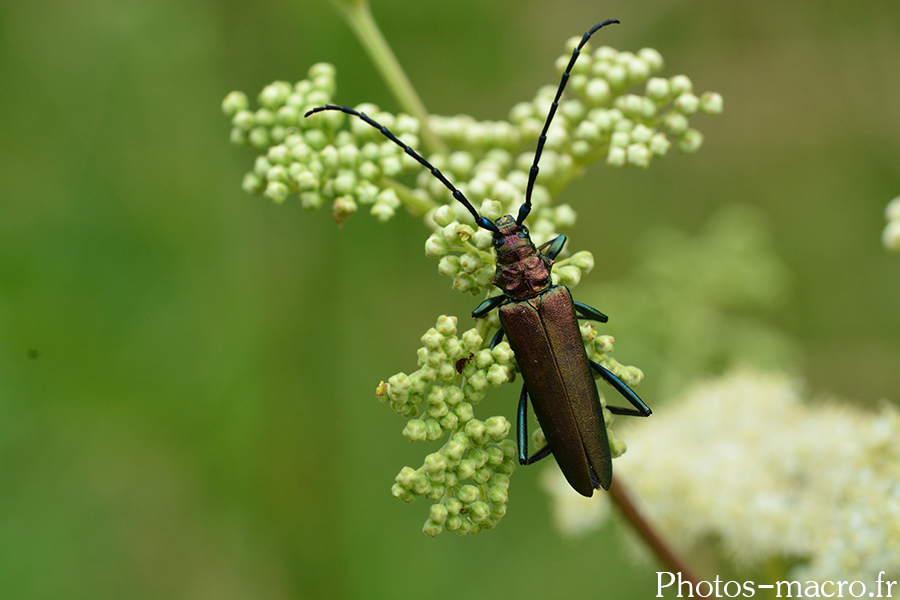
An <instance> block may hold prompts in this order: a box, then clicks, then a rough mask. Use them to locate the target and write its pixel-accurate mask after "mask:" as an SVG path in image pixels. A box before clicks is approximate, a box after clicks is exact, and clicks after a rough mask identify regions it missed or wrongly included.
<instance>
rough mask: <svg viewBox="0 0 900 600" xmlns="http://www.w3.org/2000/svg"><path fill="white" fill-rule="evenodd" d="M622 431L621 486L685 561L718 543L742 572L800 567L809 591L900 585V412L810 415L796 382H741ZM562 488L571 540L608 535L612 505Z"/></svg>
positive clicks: (556, 499) (836, 408)
mask: <svg viewBox="0 0 900 600" xmlns="http://www.w3.org/2000/svg"><path fill="white" fill-rule="evenodd" d="M620 428H621V430H622V433H623V437H625V438H626V439H628V440H629V442H628V452H627V453H625V454H624V455H623V456H622V457H621V458H619V459H617V460H616V461H615V465H614V466H615V469H616V475H617V478H619V479H621V480H622V481H624V482H626V483H627V484H628V486H629V489H630V490H631V491H632V492H633V494H632V495H633V498H634V500H635V502H636V503H637V504H638V508H639V509H640V510H641V511H642V512H643V513H644V516H645V517H646V518H647V519H648V520H649V522H650V523H651V524H652V526H653V527H654V528H656V529H657V532H658V533H660V534H661V535H662V536H663V537H664V539H666V540H667V541H668V542H669V543H671V544H672V546H673V547H674V548H675V549H677V551H678V552H679V553H681V554H682V555H684V556H685V557H690V554H691V550H692V548H694V547H696V546H697V545H699V544H703V543H706V542H708V540H710V539H716V540H720V543H721V544H722V546H723V548H724V549H725V550H726V552H727V553H728V558H730V559H731V560H732V561H733V562H734V563H735V564H736V565H737V566H739V567H740V566H744V567H747V566H758V565H760V564H762V563H764V562H766V561H770V560H773V559H775V560H777V559H787V561H788V564H794V563H799V566H797V567H794V569H793V570H792V571H791V572H790V573H789V576H790V577H791V578H792V579H796V580H799V581H808V580H818V581H822V580H832V581H834V580H848V581H855V580H860V581H864V582H867V584H868V582H871V581H873V580H874V578H875V577H876V576H877V575H878V573H879V572H880V571H886V572H887V573H888V574H897V573H900V413H898V411H897V409H896V408H894V407H892V406H888V405H885V406H884V407H883V408H882V409H881V411H880V412H878V413H870V412H864V411H861V410H858V409H855V408H853V407H851V406H846V405H838V404H835V403H821V402H816V403H809V402H806V401H804V400H803V398H802V394H801V386H800V384H799V382H797V381H795V380H792V379H790V378H787V377H785V376H778V375H760V374H753V373H748V372H743V371H738V372H735V373H732V374H730V375H726V376H724V377H722V378H720V379H717V380H712V381H709V382H706V383H702V384H699V385H695V386H694V387H693V388H691V389H689V390H688V391H687V392H686V393H685V394H684V395H683V396H682V397H681V399H680V400H677V401H675V402H672V403H670V404H663V405H662V406H659V405H657V406H656V407H654V414H653V416H652V417H651V418H649V419H647V420H643V419H641V420H640V421H631V422H629V423H628V424H627V425H625V424H622V425H621V426H620ZM550 475H551V473H550V472H549V471H548V474H547V475H546V476H545V477H546V480H545V482H550V481H551V479H552V478H551V477H550ZM558 479H559V480H560V482H561V483H558V484H556V485H551V484H550V483H545V485H546V487H547V488H548V489H549V490H552V496H553V503H554V507H555V512H556V514H555V515H554V517H555V519H556V521H557V524H558V526H559V528H560V530H562V531H563V532H565V533H567V534H572V533H580V532H584V531H587V530H589V529H594V528H597V527H599V526H600V524H601V522H602V520H603V518H604V516H605V513H604V512H603V511H604V509H603V508H602V506H605V505H607V503H606V502H603V503H598V502H593V501H591V500H588V499H585V498H580V497H579V498H577V500H582V501H585V502H581V503H576V499H575V498H572V497H571V496H574V494H564V493H563V492H565V491H568V492H571V490H565V489H564V488H565V485H564V482H563V481H562V478H561V477H559V478H558ZM614 485H615V484H614ZM602 497H604V498H605V495H603V496H602ZM563 513H564V514H563ZM870 589H871V588H870Z"/></svg>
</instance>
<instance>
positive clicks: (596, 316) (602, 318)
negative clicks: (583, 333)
mask: <svg viewBox="0 0 900 600" xmlns="http://www.w3.org/2000/svg"><path fill="white" fill-rule="evenodd" d="M574 304H575V311H576V312H578V313H581V314H579V315H578V318H579V319H588V320H589V321H599V322H601V323H606V322H607V321H609V317H607V316H606V315H604V314H603V313H602V312H600V311H599V310H597V309H596V308H594V307H593V306H588V305H587V304H585V303H584V302H575V303H574Z"/></svg>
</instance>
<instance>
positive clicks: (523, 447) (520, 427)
mask: <svg viewBox="0 0 900 600" xmlns="http://www.w3.org/2000/svg"><path fill="white" fill-rule="evenodd" d="M516 438H517V441H518V443H519V464H522V465H530V464H531V463H536V462H537V461H539V460H541V459H542V458H547V457H548V456H549V455H550V446H549V445H547V446H544V447H543V448H541V449H540V450H538V451H537V452H535V453H534V454H532V455H531V456H528V388H526V387H525V385H524V384H523V385H522V393H521V394H520V395H519V410H518V415H517V419H516Z"/></svg>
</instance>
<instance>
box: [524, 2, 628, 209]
mask: <svg viewBox="0 0 900 600" xmlns="http://www.w3.org/2000/svg"><path fill="white" fill-rule="evenodd" d="M618 22H619V20H618V19H607V20H605V21H603V22H602V23H597V24H596V25H594V26H593V27H591V29H590V31H588V32H587V33H585V34H584V35H583V36H582V37H581V42H579V44H578V46H577V47H576V48H575V51H574V52H572V58H571V59H570V60H569V66H567V67H566V71H565V73H563V74H562V81H560V82H559V89H557V90H556V98H554V99H553V104H551V105H550V113H549V114H548V115H547V120H546V121H545V122H544V130H543V131H541V137H540V138H538V145H537V150H535V152H534V163H533V164H532V165H531V173H529V174H528V188H527V189H526V190H525V203H524V204H522V206H520V207H519V216H518V217H517V218H516V224H517V225H521V224H522V223H524V222H525V217H527V216H528V213H530V212H531V192H532V190H533V189H534V182H535V180H537V175H538V171H539V170H540V169H539V168H538V161H540V160H541V153H542V152H543V151H544V143H545V142H546V141H547V130H548V129H550V121H552V120H553V115H555V114H556V109H557V108H559V99H560V97H561V96H562V93H563V90H564V89H566V83H568V81H569V73H570V72H571V71H572V67H574V66H575V61H576V60H578V56H579V55H580V54H581V49H582V48H583V47H584V45H585V44H587V41H588V40H589V39H590V38H591V36H592V35H594V33H595V32H596V31H597V30H598V29H600V28H601V27H606V26H607V25H612V24H613V23H618Z"/></svg>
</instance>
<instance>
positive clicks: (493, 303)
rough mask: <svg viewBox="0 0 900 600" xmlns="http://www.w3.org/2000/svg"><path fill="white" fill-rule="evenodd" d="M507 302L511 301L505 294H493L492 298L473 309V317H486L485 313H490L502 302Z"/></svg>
mask: <svg viewBox="0 0 900 600" xmlns="http://www.w3.org/2000/svg"><path fill="white" fill-rule="evenodd" d="M507 302H509V298H507V297H506V296H504V295H503V294H500V295H498V296H491V297H490V298H488V299H487V300H485V301H484V302H482V303H481V304H479V305H478V306H477V307H475V310H473V311H472V318H473V319H481V318H483V317H484V315H486V314H488V313H489V312H491V311H492V310H494V309H495V308H497V307H498V306H500V305H501V304H506V303H507Z"/></svg>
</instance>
